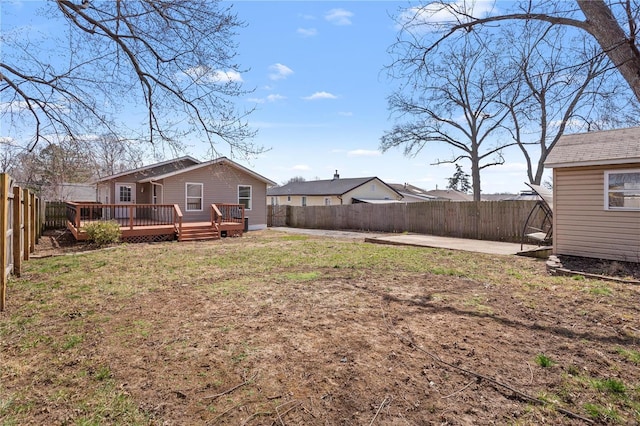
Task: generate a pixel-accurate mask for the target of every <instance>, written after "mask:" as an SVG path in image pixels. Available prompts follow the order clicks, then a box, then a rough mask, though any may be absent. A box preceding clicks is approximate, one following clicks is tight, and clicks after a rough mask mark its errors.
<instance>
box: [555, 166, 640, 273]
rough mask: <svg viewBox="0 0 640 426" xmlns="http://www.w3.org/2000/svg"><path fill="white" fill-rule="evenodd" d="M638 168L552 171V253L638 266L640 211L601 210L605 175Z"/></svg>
mask: <svg viewBox="0 0 640 426" xmlns="http://www.w3.org/2000/svg"><path fill="white" fill-rule="evenodd" d="M638 167H640V164H623V165H615V166H594V167H566V168H555V169H554V170H553V193H554V196H553V200H554V211H553V222H554V232H553V234H554V242H553V245H554V252H555V253H557V254H561V255H562V254H564V255H572V256H584V257H595V258H603V259H612V260H622V261H634V262H640V211H610V210H605V206H604V203H605V201H604V196H605V195H604V193H605V188H604V172H605V171H606V170H617V169H630V168H638Z"/></svg>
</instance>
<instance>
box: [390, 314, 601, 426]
mask: <svg viewBox="0 0 640 426" xmlns="http://www.w3.org/2000/svg"><path fill="white" fill-rule="evenodd" d="M380 309H381V310H382V318H383V320H384V322H385V324H386V325H387V328H388V329H389V332H390V333H391V334H393V335H395V336H396V337H397V338H398V339H400V341H401V342H403V343H404V344H406V345H407V346H409V347H410V348H413V349H416V350H418V351H420V352H422V353H424V354H426V355H428V356H429V357H431V358H432V359H433V360H434V361H436V362H438V363H440V364H442V365H445V366H447V367H449V368H452V369H454V370H458V371H461V372H463V373H465V374H468V375H470V376H474V377H476V378H478V379H481V380H484V381H486V382H489V383H491V384H493V385H494V386H495V387H498V388H503V389H507V390H509V391H511V392H513V393H514V394H516V395H517V396H519V397H520V398H522V399H524V400H525V401H529V402H533V403H535V404H537V405H549V403H548V402H546V401H543V400H541V399H538V398H535V397H533V396H531V395H528V394H526V393H524V392H522V391H520V390H518V389H515V388H514V387H512V386H509V385H507V384H506V383H502V382H500V381H498V380H496V379H492V378H491V377H488V376H485V375H483V374H480V373H476V372H475V371H471V370H467V369H466V368H462V367H458V366H457V365H454V364H452V363H450V362H447V361H444V360H443V359H441V358H440V357H439V356H437V355H436V354H434V353H432V352H429V351H428V350H426V349H423V348H421V347H420V346H418V345H417V344H416V343H415V342H414V341H413V340H412V339H409V338H407V337H406V336H403V335H402V334H400V333H398V332H397V331H395V330H394V329H393V328H392V326H391V325H390V324H389V323H388V321H387V317H386V314H385V312H384V308H383V307H382V303H380ZM551 405H553V404H551ZM553 408H554V409H555V410H556V411H557V412H559V413H562V414H564V415H565V416H567V417H571V418H574V419H578V420H582V421H583V422H585V423H588V424H595V422H594V421H593V420H591V419H588V418H586V417H583V416H581V415H579V414H577V413H574V412H572V411H569V410H565V409H564V408H561V407H558V406H556V405H553Z"/></svg>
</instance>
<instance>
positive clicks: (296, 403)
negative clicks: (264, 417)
mask: <svg viewBox="0 0 640 426" xmlns="http://www.w3.org/2000/svg"><path fill="white" fill-rule="evenodd" d="M291 403H293V406H291V407H289V408H288V409H287V410H285V411H283V412H282V413H281V412H280V411H278V408H282V407H284V406H285V405H287V404H291ZM298 405H300V401H296V400H295V399H294V400H293V401H287V402H285V403H284V404H282V405H279V406H277V407H276V415H277V416H278V420H279V421H280V424H281V425H282V426H285V425H284V420H282V416H284V415H286V414H287V413H288V412H289V411H291V410H293V409H294V408H296V407H297V406H298ZM274 423H275V422H274Z"/></svg>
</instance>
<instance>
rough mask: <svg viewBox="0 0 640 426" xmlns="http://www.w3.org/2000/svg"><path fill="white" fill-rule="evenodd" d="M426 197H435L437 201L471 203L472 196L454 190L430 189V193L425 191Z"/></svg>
mask: <svg viewBox="0 0 640 426" xmlns="http://www.w3.org/2000/svg"><path fill="white" fill-rule="evenodd" d="M426 195H429V196H431V197H436V198H437V199H439V200H449V201H473V195H471V194H466V193H464V192H460V191H457V190H455V189H432V190H431V191H427V192H426Z"/></svg>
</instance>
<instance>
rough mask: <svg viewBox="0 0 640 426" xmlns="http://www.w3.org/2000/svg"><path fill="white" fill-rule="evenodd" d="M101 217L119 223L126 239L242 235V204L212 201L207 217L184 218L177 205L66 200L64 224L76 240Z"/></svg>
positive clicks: (85, 233)
mask: <svg viewBox="0 0 640 426" xmlns="http://www.w3.org/2000/svg"><path fill="white" fill-rule="evenodd" d="M104 221H111V222H116V223H118V224H119V225H120V232H121V239H122V240H123V241H127V242H134V243H135V242H158V241H173V240H176V239H177V240H178V241H195V240H212V239H219V238H221V237H223V236H228V237H231V236H242V234H243V232H244V206H243V205H241V204H212V205H211V220H210V221H207V222H184V221H183V215H182V212H181V210H180V208H179V206H177V205H157V204H135V205H129V206H123V205H117V204H99V203H67V228H68V229H69V230H70V231H71V233H72V234H73V236H74V238H75V239H76V240H78V241H83V240H87V239H88V236H87V232H86V226H87V225H89V224H91V223H95V222H104Z"/></svg>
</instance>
